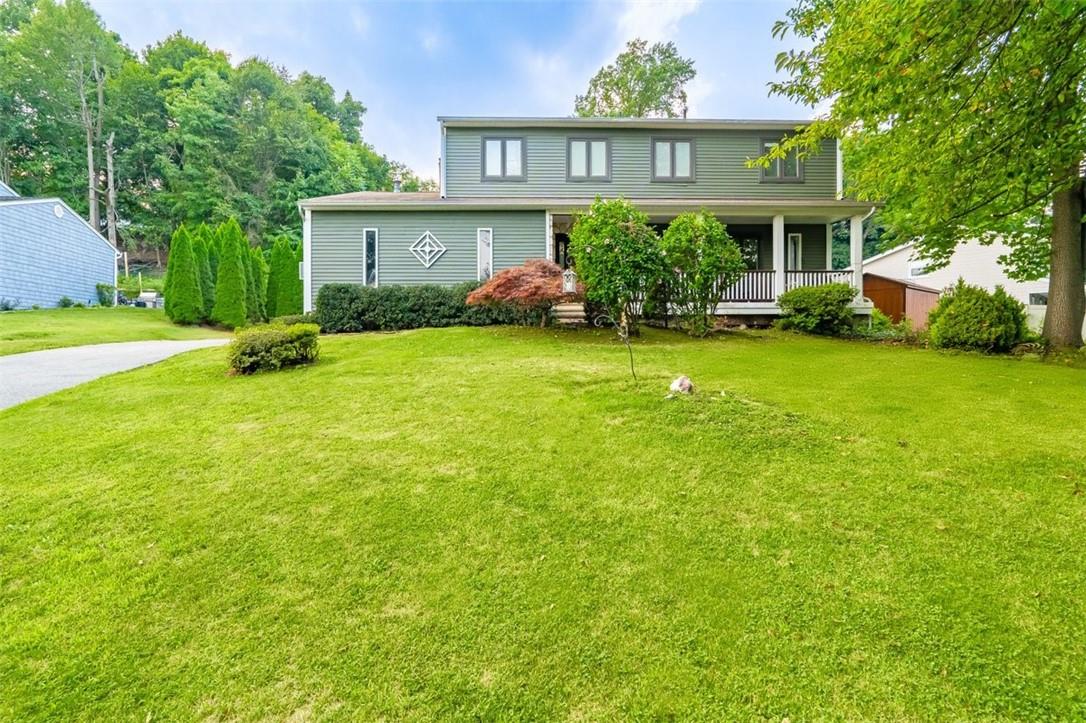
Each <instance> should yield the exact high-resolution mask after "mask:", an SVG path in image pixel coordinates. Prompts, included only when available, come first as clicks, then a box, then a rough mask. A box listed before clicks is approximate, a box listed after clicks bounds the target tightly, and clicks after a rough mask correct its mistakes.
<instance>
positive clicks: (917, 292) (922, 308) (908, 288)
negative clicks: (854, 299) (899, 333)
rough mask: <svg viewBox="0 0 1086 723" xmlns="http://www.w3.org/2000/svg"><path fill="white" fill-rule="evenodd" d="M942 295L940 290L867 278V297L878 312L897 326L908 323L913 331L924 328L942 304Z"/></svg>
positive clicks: (868, 274) (885, 277)
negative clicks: (937, 305) (932, 313)
mask: <svg viewBox="0 0 1086 723" xmlns="http://www.w3.org/2000/svg"><path fill="white" fill-rule="evenodd" d="M939 294H940V292H939V290H938V289H932V288H929V287H927V286H920V285H919V284H914V283H912V282H911V281H905V280H903V279H891V278H890V277H888V276H879V275H878V274H872V273H865V274H864V296H866V297H867V298H869V299H871V302H872V303H873V304H874V305H875V308H876V309H878V310H879V311H881V312H882V313H884V314H886V315H887V316H889V317H890V318H891V319H892V320H893V321H894V323H895V324H896V323H898V322H900V321H901V320H902V319H908V320H909V321H910V322H912V324H913V327H914V328H917V329H923V328H925V327H926V326H927V325H928V314H929V313H930V312H931V310H932V309H934V308H935V305H936V304H938V303H939Z"/></svg>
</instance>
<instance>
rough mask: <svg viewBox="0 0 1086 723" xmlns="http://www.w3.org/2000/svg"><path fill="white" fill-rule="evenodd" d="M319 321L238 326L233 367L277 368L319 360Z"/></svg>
mask: <svg viewBox="0 0 1086 723" xmlns="http://www.w3.org/2000/svg"><path fill="white" fill-rule="evenodd" d="M319 334H320V327H318V326H317V325H316V324H292V325H290V326H284V325H281V324H268V325H266V326H254V327H249V328H247V329H239V330H238V331H237V333H236V334H235V335H234V341H233V343H232V344H231V345H230V368H231V369H232V370H233V371H234V372H236V373H238V374H253V373H254V372H261V371H275V370H277V369H282V368H283V367H289V366H296V365H299V364H310V363H312V362H315V361H316V360H317V354H318V351H319V349H318V343H317V337H318V335H319Z"/></svg>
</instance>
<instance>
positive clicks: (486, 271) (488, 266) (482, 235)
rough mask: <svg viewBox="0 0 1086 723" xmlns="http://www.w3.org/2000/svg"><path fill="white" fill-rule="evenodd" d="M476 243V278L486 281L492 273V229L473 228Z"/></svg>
mask: <svg viewBox="0 0 1086 723" xmlns="http://www.w3.org/2000/svg"><path fill="white" fill-rule="evenodd" d="M475 245H476V265H477V274H476V278H477V279H478V280H479V281H486V280H487V279H489V278H490V277H491V276H493V275H494V229H492V228H479V229H476V230H475Z"/></svg>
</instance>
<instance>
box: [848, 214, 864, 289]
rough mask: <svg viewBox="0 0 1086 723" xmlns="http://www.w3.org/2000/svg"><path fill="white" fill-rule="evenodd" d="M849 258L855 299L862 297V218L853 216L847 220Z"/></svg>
mask: <svg viewBox="0 0 1086 723" xmlns="http://www.w3.org/2000/svg"><path fill="white" fill-rule="evenodd" d="M848 243H849V252H850V253H849V258H850V260H851V265H852V286H853V287H854V288H855V289H856V296H857V299H863V297H864V217H863V216H853V217H852V218H850V219H849V230H848Z"/></svg>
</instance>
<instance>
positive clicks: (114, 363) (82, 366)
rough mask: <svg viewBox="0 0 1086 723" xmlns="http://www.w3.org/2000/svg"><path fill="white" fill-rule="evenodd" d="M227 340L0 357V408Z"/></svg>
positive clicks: (73, 348) (136, 344)
mask: <svg viewBox="0 0 1086 723" xmlns="http://www.w3.org/2000/svg"><path fill="white" fill-rule="evenodd" d="M229 341H230V340H229V339H193V340H191V341H168V340H158V341H125V342H118V343H115V344H89V345H87V346H70V347H67V348H65V349H45V350H43V351H30V352H26V353H25V354H11V355H8V356H0V409H6V408H7V407H13V406H15V405H16V404H21V403H23V402H26V401H29V400H31V399H35V398H36V397H42V396H45V395H46V394H52V393H53V392H57V391H60V390H61V389H67V388H68V387H74V386H76V385H77V384H83V383H84V382H89V381H91V380H92V379H97V378H98V377H104V376H106V375H107V374H116V373H117V372H123V371H127V370H129V369H135V368H136V367H142V366H146V365H148V364H154V363H155V362H160V361H162V360H163V359H166V358H168V357H171V356H173V355H174V354H180V353H181V352H185V351H191V350H192V349H203V348H204V347H209V346H222V345H223V344H226V343H228V342H229Z"/></svg>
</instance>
